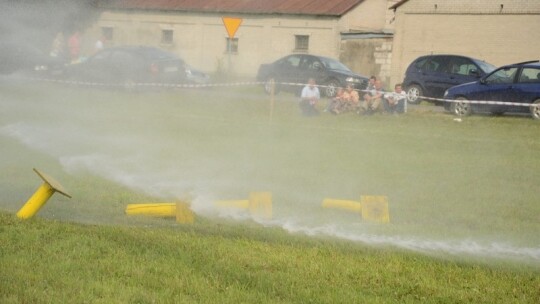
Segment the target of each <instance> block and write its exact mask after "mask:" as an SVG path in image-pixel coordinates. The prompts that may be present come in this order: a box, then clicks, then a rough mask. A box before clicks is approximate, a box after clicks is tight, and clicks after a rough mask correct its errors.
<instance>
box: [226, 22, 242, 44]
mask: <svg viewBox="0 0 540 304" xmlns="http://www.w3.org/2000/svg"><path fill="white" fill-rule="evenodd" d="M221 19H223V24H224V25H225V29H227V34H229V38H231V39H232V38H234V34H236V31H237V30H238V28H239V27H240V24H242V18H231V17H223V18H221Z"/></svg>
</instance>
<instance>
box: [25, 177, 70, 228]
mask: <svg viewBox="0 0 540 304" xmlns="http://www.w3.org/2000/svg"><path fill="white" fill-rule="evenodd" d="M34 172H36V173H37V175H39V177H41V179H42V180H43V181H44V183H43V184H42V185H41V186H40V187H39V188H38V190H37V191H36V192H35V193H34V195H32V197H30V199H29V200H28V201H27V202H26V204H24V206H23V207H22V208H21V209H20V210H19V212H17V217H18V218H20V219H29V218H31V217H33V216H34V215H36V213H37V212H38V211H39V209H41V207H43V205H45V203H47V200H48V199H49V198H51V196H52V195H53V194H54V193H55V192H59V193H60V194H62V195H65V196H67V197H69V198H71V195H69V194H68V193H67V192H66V191H65V190H64V187H62V185H60V183H59V182H57V181H56V180H55V179H54V178H52V177H50V176H48V175H47V174H45V173H43V172H40V171H38V170H37V169H36V168H34Z"/></svg>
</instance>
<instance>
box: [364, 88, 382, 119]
mask: <svg viewBox="0 0 540 304" xmlns="http://www.w3.org/2000/svg"><path fill="white" fill-rule="evenodd" d="M383 93H384V90H383V88H382V82H381V81H380V80H375V87H374V88H373V89H372V90H371V91H369V92H368V93H367V94H365V95H364V102H363V103H362V111H363V114H365V115H371V114H373V113H375V112H377V111H378V110H379V106H380V104H381V100H382V98H383Z"/></svg>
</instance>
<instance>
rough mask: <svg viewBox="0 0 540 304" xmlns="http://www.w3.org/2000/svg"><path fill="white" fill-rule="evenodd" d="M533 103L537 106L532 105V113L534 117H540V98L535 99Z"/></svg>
mask: <svg viewBox="0 0 540 304" xmlns="http://www.w3.org/2000/svg"><path fill="white" fill-rule="evenodd" d="M533 105H536V106H531V115H532V117H533V118H534V119H540V99H537V100H535V101H533Z"/></svg>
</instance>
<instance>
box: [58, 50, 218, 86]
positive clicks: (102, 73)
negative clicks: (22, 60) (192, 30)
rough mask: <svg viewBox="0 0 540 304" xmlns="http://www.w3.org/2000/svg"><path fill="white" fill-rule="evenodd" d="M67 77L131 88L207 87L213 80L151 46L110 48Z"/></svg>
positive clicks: (76, 66)
mask: <svg viewBox="0 0 540 304" xmlns="http://www.w3.org/2000/svg"><path fill="white" fill-rule="evenodd" d="M65 77H66V78H68V79H72V80H80V81H92V82H98V83H107V84H116V85H117V84H120V85H125V86H131V85H133V84H134V83H166V84H179V83H198V84H200V83H207V82H209V77H208V75H206V74H205V73H203V72H200V71H197V70H194V69H192V68H190V67H189V66H188V65H187V64H186V63H185V62H184V60H182V59H181V58H179V57H178V56H176V55H175V54H172V53H170V52H167V51H164V50H161V49H159V48H155V47H148V46H122V47H111V48H106V49H104V50H102V51H99V52H97V53H96V54H94V55H93V56H91V57H89V58H88V59H86V60H84V61H83V62H81V63H77V64H72V65H69V66H68V67H67V68H66V70H65Z"/></svg>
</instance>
